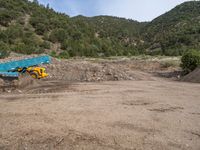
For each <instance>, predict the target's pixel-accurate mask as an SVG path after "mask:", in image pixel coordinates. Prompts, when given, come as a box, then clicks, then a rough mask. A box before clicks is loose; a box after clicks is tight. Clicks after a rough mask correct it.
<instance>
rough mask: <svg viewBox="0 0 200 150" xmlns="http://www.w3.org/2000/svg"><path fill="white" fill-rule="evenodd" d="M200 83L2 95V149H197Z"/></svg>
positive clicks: (60, 87) (67, 87)
mask: <svg viewBox="0 0 200 150" xmlns="http://www.w3.org/2000/svg"><path fill="white" fill-rule="evenodd" d="M199 108H200V84H192V83H184V82H176V81H168V80H163V79H160V78H156V77H154V78H151V79H149V78H148V79H146V80H141V81H110V82H109V81H107V82H100V83H73V84H72V83H71V84H69V83H63V82H62V84H61V83H60V81H51V82H50V83H49V84H48V86H45V85H44V86H41V85H40V86H39V87H37V86H36V87H35V88H33V89H31V90H30V89H29V90H28V89H27V93H26V94H8V93H7V94H1V95H0V149H2V150H4V149H20V150H21V149H28V150H32V149H33V150H35V149H40V150H43V149H44V150H49V149H52V150H54V149H66V150H70V149H71V150H73V149H75V150H79V149H81V150H82V149H85V150H94V149H95V150H98V149H100V150H101V149H106V150H107V149H108V150H114V149H117V150H129V149H130V150H132V149H133V150H135V149H137V150H151V149H155V150H179V149H181V150H199V149H200V109H199Z"/></svg>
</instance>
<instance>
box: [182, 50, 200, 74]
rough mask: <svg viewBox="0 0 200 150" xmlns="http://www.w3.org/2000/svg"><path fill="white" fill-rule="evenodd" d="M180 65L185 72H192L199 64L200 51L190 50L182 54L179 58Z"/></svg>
mask: <svg viewBox="0 0 200 150" xmlns="http://www.w3.org/2000/svg"><path fill="white" fill-rule="evenodd" d="M181 62H182V64H181V67H182V68H183V70H184V71H185V73H189V72H192V71H193V70H195V69H196V68H197V67H199V66H200V51H198V50H190V51H187V52H185V53H184V54H183V56H182V58H181Z"/></svg>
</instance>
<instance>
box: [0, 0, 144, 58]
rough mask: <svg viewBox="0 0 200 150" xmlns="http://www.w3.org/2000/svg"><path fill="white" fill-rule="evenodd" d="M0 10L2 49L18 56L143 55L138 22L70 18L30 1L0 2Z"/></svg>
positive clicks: (105, 17)
mask: <svg viewBox="0 0 200 150" xmlns="http://www.w3.org/2000/svg"><path fill="white" fill-rule="evenodd" d="M0 9H1V13H0V20H1V21H0V25H1V30H0V37H1V39H2V40H1V41H2V42H1V47H3V48H2V49H5V48H4V47H5V45H6V48H7V47H9V49H10V50H11V51H14V52H18V53H25V54H31V53H44V52H47V53H51V54H52V55H54V56H56V55H59V56H60V57H66V58H67V57H69V56H95V57H97V56H111V55H112V56H115V55H132V54H137V53H139V52H138V51H137V49H136V45H137V43H138V41H139V40H138V33H137V32H138V30H139V28H140V27H139V26H140V24H142V23H139V22H136V21H132V20H126V19H122V18H117V17H109V16H100V17H94V18H86V17H75V18H69V16H67V15H65V14H61V13H57V12H55V11H54V10H52V9H50V8H48V7H44V6H42V5H39V4H38V3H37V2H33V3H31V2H29V1H28V0H0ZM102 21H103V22H102ZM100 22H101V26H99V24H100ZM49 49H51V51H50V50H49Z"/></svg>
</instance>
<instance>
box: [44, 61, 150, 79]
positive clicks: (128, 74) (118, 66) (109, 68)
mask: <svg viewBox="0 0 200 150" xmlns="http://www.w3.org/2000/svg"><path fill="white" fill-rule="evenodd" d="M128 64H129V63H128V62H106V61H103V62H101V61H100V62H91V61H86V60H58V59H53V60H52V64H49V65H47V66H46V68H47V72H48V73H49V75H50V76H49V78H48V79H51V80H52V79H53V80H64V81H79V82H84V81H86V82H96V81H116V80H143V79H147V78H148V79H150V78H151V77H150V76H149V75H148V74H145V73H144V72H143V73H142V72H140V71H137V70H134V71H133V68H130V66H128Z"/></svg>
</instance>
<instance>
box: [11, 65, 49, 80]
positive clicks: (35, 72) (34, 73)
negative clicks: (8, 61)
mask: <svg viewBox="0 0 200 150" xmlns="http://www.w3.org/2000/svg"><path fill="white" fill-rule="evenodd" d="M45 71H46V69H45V68H42V67H28V68H17V69H15V70H13V72H19V73H28V74H29V75H30V76H31V77H32V78H34V79H42V78H45V77H48V74H47V73H46V72H45Z"/></svg>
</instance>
